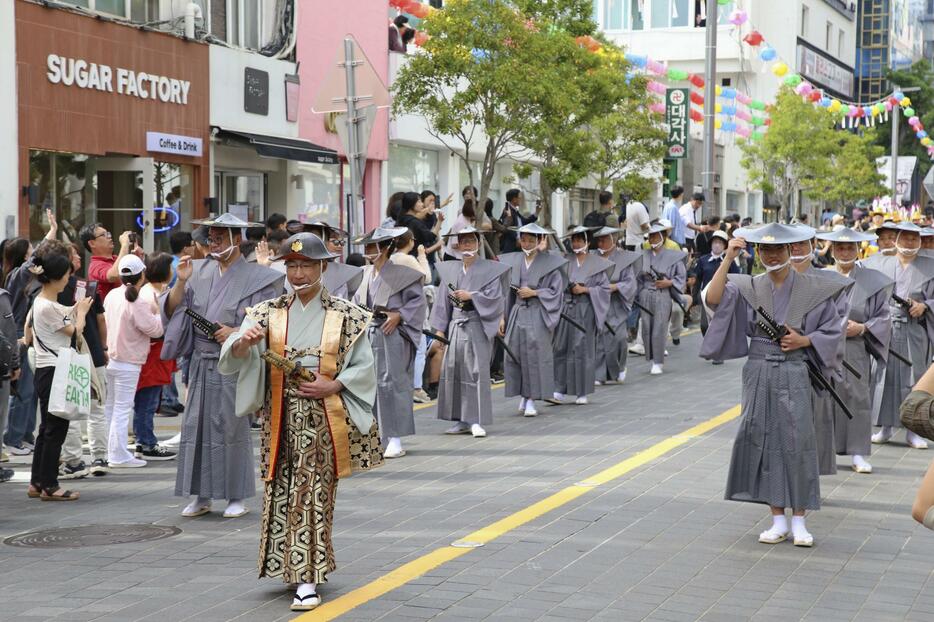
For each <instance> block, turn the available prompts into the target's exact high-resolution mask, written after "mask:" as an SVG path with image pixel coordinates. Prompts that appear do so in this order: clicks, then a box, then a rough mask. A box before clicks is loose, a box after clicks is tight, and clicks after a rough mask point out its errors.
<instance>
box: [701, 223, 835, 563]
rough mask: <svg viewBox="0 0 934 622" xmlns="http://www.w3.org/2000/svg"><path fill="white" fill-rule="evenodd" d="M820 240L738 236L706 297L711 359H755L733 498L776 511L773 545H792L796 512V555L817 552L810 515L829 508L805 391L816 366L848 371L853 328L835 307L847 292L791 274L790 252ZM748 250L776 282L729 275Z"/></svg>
mask: <svg viewBox="0 0 934 622" xmlns="http://www.w3.org/2000/svg"><path fill="white" fill-rule="evenodd" d="M806 229H807V230H806ZM813 235H814V230H813V229H810V228H809V227H808V228H802V227H792V226H788V225H780V224H770V225H766V226H763V227H757V228H745V227H744V228H740V229H737V230H736V231H735V232H734V238H733V239H732V240H730V242H729V245H728V247H727V256H726V259H725V260H724V261H723V263H722V264H721V265H720V268H719V269H718V270H717V273H716V274H715V275H714V277H713V280H712V281H711V282H710V284H709V285H708V286H707V289H706V290H704V292H702V294H701V296H702V300H703V301H704V303H705V304H706V305H707V307H708V310H710V311H709V313H710V317H711V320H710V326H709V327H708V329H707V334H706V335H705V336H704V342H703V345H702V346H701V353H700V354H701V356H702V357H703V358H705V359H711V360H713V359H720V360H725V359H734V358H742V357H748V359H747V361H746V364H745V366H744V367H743V399H742V419H741V421H740V424H739V430H738V432H737V435H736V440H735V441H734V444H733V455H732V458H731V460H730V468H729V476H728V480H727V488H726V495H725V496H726V499H729V500H734V501H745V502H751V503H763V504H767V505H769V506H770V507H771V511H772V527H771V528H770V529H768V530H766V531H764V532H763V533H762V534H760V536H759V541H760V542H764V543H768V544H774V543H777V542H781V541H782V540H785V539H786V538H787V537H788V534H789V529H788V522H787V519H786V517H785V508H792V511H793V516H792V524H791V532H792V534H793V536H794V542H795V545H798V546H811V545H812V544H813V541H814V539H813V537H812V536H811V534H810V533H808V531H807V528H806V526H805V521H804V513H805V511H806V510H816V509H819V508H820V478H819V475H818V465H817V444H816V441H815V436H814V416H813V412H812V404H811V392H810V391H807V390H801V388H802V387H807V386H808V385H809V384H810V382H811V380H810V378H809V372H808V363H807V361H808V360H810V362H811V363H810V364H811V365H813V366H814V367H815V368H816V369H817V371H820V372H825V373H826V372H827V371H828V370H832V369H836V368H838V367H839V366H840V348H839V342H840V339H841V334H842V332H843V326H842V325H841V324H840V318H839V316H838V315H837V308H836V305H835V304H834V302H833V298H834V297H835V296H837V295H838V294H839V293H840V287H841V285H840V284H839V283H836V282H832V281H830V280H829V279H821V278H816V277H814V276H809V275H806V274H797V273H796V272H795V271H794V270H792V269H791V268H790V266H789V263H790V260H789V258H790V256H791V251H790V244H792V243H794V242H800V241H802V240H807V239H810V238H811V237H813ZM747 240H748V241H750V242H752V243H755V244H757V245H758V251H759V256H760V259H761V260H762V264H763V265H764V266H765V269H766V273H765V274H761V275H759V276H756V277H752V276H749V275H745V274H728V271H729V264H730V262H732V261H733V260H734V259H736V257H738V256H739V254H740V253H741V252H742V251H743V249H744V248H745V247H746V243H747ZM760 307H761V308H762V310H763V311H764V312H765V313H767V314H769V315H770V316H771V317H772V318H773V319H774V320H775V322H777V324H778V325H779V326H784V327H785V330H786V331H787V332H785V334H783V335H781V336H780V340H779V341H778V342H776V341H775V340H774V339H773V337H772V335H770V334H769V332H767V331H766V330H763V328H762V327H761V325H760V324H758V323H757V322H760V321H763V318H764V316H762V315H761V314H760V313H759V312H758V311H757V309H759V308H760ZM776 336H778V335H776Z"/></svg>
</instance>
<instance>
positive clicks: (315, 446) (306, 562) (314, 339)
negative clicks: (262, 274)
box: [218, 233, 383, 611]
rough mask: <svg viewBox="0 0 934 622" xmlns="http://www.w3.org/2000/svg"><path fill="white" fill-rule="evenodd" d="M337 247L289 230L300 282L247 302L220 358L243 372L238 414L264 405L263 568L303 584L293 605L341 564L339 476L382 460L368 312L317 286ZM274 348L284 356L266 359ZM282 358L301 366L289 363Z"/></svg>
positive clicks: (291, 260) (291, 268) (312, 594)
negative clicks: (286, 366)
mask: <svg viewBox="0 0 934 622" xmlns="http://www.w3.org/2000/svg"><path fill="white" fill-rule="evenodd" d="M333 257H334V255H332V254H331V253H330V252H328V250H327V248H326V247H325V246H324V243H323V242H322V241H321V239H320V238H318V237H317V236H315V235H314V234H311V233H298V234H296V235H293V236H292V237H290V238H289V239H288V240H286V241H285V242H284V243H283V245H282V250H281V252H280V254H279V256H278V257H276V260H282V261H284V262H285V266H286V276H287V278H288V280H289V283H290V284H291V285H292V288H293V290H294V292H293V293H292V294H289V295H286V296H281V297H279V298H275V299H273V300H267V301H265V302H262V303H260V304H258V305H256V306H255V307H252V308H250V309H248V310H247V314H246V318H245V319H244V320H243V323H242V325H241V326H240V329H239V331H237V332H236V333H235V334H233V335H232V336H231V337H230V338H229V339H228V340H227V342H226V343H225V344H224V348H223V349H222V351H221V356H220V361H219V364H218V368H219V370H220V372H221V373H223V374H235V373H237V374H239V378H238V384H237V414H238V415H241V416H242V415H247V414H250V413H254V412H256V411H257V410H261V411H263V412H264V417H263V423H264V424H263V434H262V453H261V463H262V467H261V468H262V478H263V480H264V481H265V484H266V485H265V496H264V502H263V516H262V527H261V532H260V554H259V574H260V576H261V577H282V579H283V580H284V581H285V582H286V583H294V584H298V589H297V591H296V594H295V598H294V600H293V601H292V607H291V608H292V610H293V611H307V610H310V609H314V608H315V607H316V606H318V605H319V604H320V602H321V598H320V597H319V596H318V593H317V585H318V584H319V583H324V582H325V581H326V580H327V575H328V573H329V572H331V571H332V570H334V569H335V568H336V563H335V560H334V550H333V546H332V544H331V527H332V522H333V516H334V500H335V495H336V493H337V480H338V479H339V478H341V477H346V476H349V475H350V474H351V473H354V472H357V471H362V470H367V469H370V468H373V467H375V466H378V465H379V464H381V463H382V460H383V458H382V447H381V445H380V441H379V431H378V430H377V426H376V422H375V421H374V418H373V414H372V404H373V400H374V399H375V395H376V377H375V373H374V367H373V352H372V350H371V349H370V344H369V342H368V341H367V338H366V327H367V324H368V323H369V320H370V316H369V313H367V312H366V311H364V310H363V309H360V308H359V307H357V306H355V305H353V304H351V303H349V302H347V301H346V300H341V299H338V298H332V297H331V296H330V295H329V294H328V292H327V291H326V290H325V289H324V288H323V287H322V286H321V274H322V272H323V271H324V270H326V269H327V260H328V259H332V258H333ZM275 355H278V356H279V357H281V358H280V359H278V364H267V362H266V361H267V359H268V358H270V357H272V358H275ZM283 360H285V361H287V362H288V363H290V364H292V365H295V366H296V369H291V370H285V371H284V370H283V368H282V361H283ZM300 370H304V371H305V372H306V378H304V379H303V378H301V377H300V375H299V373H298V372H299V371H300ZM307 372H312V373H313V375H314V380H311V379H310V378H309V377H307Z"/></svg>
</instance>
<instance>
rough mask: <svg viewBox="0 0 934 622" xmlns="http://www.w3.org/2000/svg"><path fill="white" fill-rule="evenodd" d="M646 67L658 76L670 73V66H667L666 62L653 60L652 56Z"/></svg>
mask: <svg viewBox="0 0 934 622" xmlns="http://www.w3.org/2000/svg"><path fill="white" fill-rule="evenodd" d="M645 67H646V69H648V70H649V71H651V72H652V73H654V74H655V75H657V76H661V75H664V74H666V73H668V67H666V66H665V64H664V63H660V62H658V61H657V60H652V59H651V58H650V59H649V61H648V62H647V63H646V64H645Z"/></svg>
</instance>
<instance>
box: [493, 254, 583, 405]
mask: <svg viewBox="0 0 934 622" xmlns="http://www.w3.org/2000/svg"><path fill="white" fill-rule="evenodd" d="M499 259H500V261H501V262H502V263H504V264H506V265H508V266H510V267H511V270H510V272H509V278H510V285H511V287H528V288H530V289H534V290H535V291H536V294H537V295H536V296H533V297H532V298H526V299H525V300H523V299H522V298H519V296H518V295H517V294H516V292H515V291H513V290H512V289H510V291H509V295H508V298H507V300H506V318H507V319H506V344H507V345H508V346H509V349H510V350H511V351H512V353H513V354H515V355H516V357H517V358H518V359H519V361H518V362H516V361H513V360H512V358H510V356H509V355H508V354H507V355H506V357H505V358H506V369H505V371H506V397H514V396H516V395H519V396H522V397H524V398H527V399H532V400H542V399H548V398H550V397H551V396H552V394H553V393H554V392H555V387H554V385H555V365H554V351H553V350H552V347H551V342H552V338H553V336H554V330H555V326H557V324H558V318H559V317H560V314H561V305H562V303H563V301H564V274H563V272H562V270H563V269H564V267H565V266H566V265H567V260H566V259H565V258H564V257H562V256H561V255H556V254H551V253H537V254H536V255H535V259H533V260H532V264H531V265H527V264H526V261H525V253H522V252H518V253H506V254H505V255H500V257H499Z"/></svg>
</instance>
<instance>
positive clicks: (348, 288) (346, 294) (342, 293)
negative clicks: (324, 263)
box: [321, 261, 363, 300]
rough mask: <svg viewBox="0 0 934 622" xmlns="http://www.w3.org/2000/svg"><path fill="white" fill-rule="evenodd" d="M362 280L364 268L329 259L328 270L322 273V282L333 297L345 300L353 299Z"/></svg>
mask: <svg viewBox="0 0 934 622" xmlns="http://www.w3.org/2000/svg"><path fill="white" fill-rule="evenodd" d="M362 281H363V268H358V267H357V266H350V265H347V264H345V263H338V262H337V261H329V262H328V268H327V270H325V271H324V274H322V275H321V284H322V285H323V286H324V289H326V290H328V293H329V294H330V295H331V297H333V298H343V299H345V300H352V299H353V297H354V294H355V293H356V291H357V288H358V287H360V283H361V282H362Z"/></svg>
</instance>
